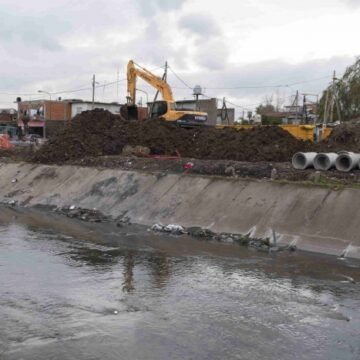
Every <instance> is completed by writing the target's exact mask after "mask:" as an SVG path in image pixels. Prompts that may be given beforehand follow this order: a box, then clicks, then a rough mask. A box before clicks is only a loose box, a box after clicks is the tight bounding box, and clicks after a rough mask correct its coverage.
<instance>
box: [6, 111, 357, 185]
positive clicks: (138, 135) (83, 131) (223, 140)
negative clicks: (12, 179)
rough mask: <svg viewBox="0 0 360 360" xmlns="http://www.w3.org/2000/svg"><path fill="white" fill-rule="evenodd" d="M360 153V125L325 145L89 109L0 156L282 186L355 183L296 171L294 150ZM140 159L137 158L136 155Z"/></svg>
mask: <svg viewBox="0 0 360 360" xmlns="http://www.w3.org/2000/svg"><path fill="white" fill-rule="evenodd" d="M126 146H132V147H134V146H142V147H145V148H146V149H148V153H146V154H137V156H134V155H131V156H126V155H125V154H124V152H123V150H125V149H126ZM340 150H347V151H354V152H360V125H358V124H350V123H349V124H343V125H340V126H338V127H337V128H336V129H335V130H334V131H333V133H332V135H331V136H330V138H329V139H328V140H326V141H323V142H320V143H317V144H315V143H312V142H309V141H301V140H297V139H295V138H294V137H293V136H291V135H290V134H289V133H288V132H286V131H284V130H282V129H281V128H279V127H257V128H254V129H252V130H240V131H238V130H235V129H216V128H181V127H178V126H176V125H173V124H169V123H166V122H164V121H161V120H152V121H146V122H129V121H125V120H124V119H122V118H120V117H119V116H116V115H113V114H111V113H110V112H108V111H104V110H99V109H95V110H93V111H87V112H84V113H82V114H80V115H78V116H76V117H75V118H74V119H73V120H72V122H71V124H70V125H69V126H68V127H66V128H65V129H62V130H61V131H59V132H58V134H57V135H56V136H53V137H52V138H50V139H49V140H48V142H47V143H46V144H45V145H43V146H42V147H41V149H40V150H37V151H36V148H35V147H34V146H28V147H21V148H15V149H13V150H2V151H0V162H12V161H27V162H32V163H43V164H57V165H61V164H69V165H77V166H91V167H98V168H114V169H124V170H138V171H148V172H159V173H176V174H179V173H184V174H194V175H195V174H196V175H213V176H225V177H233V178H236V177H241V178H255V179H273V180H284V181H301V182H320V183H324V184H327V183H331V184H333V183H334V184H354V183H358V182H360V170H355V171H353V172H351V173H341V172H338V171H336V170H331V171H327V172H323V173H321V174H320V176H319V174H316V172H315V170H314V169H309V170H295V169H293V168H292V167H291V164H290V160H291V157H292V156H293V155H294V154H295V153H296V152H298V151H303V152H306V151H317V152H322V151H326V152H330V151H340ZM140 155H141V156H140Z"/></svg>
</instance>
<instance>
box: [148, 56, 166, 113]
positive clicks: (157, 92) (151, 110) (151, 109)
mask: <svg viewBox="0 0 360 360" xmlns="http://www.w3.org/2000/svg"><path fill="white" fill-rule="evenodd" d="M167 72H168V62H167V61H165V71H164V75H163V77H162V79H163V80H165V81H166V82H167ZM158 96H159V90H158V91H156V93H155V97H154V100H153V103H152V104H151V105H150V117H152V112H153V106H154V103H155V101H156V100H157V97H158Z"/></svg>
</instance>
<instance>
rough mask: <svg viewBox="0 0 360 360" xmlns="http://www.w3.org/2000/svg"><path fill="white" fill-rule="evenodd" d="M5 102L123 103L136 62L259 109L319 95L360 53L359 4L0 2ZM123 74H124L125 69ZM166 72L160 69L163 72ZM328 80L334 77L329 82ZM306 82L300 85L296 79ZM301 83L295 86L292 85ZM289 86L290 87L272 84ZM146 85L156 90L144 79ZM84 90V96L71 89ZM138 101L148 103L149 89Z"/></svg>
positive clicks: (349, 0)
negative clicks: (46, 95) (45, 96)
mask: <svg viewBox="0 0 360 360" xmlns="http://www.w3.org/2000/svg"><path fill="white" fill-rule="evenodd" d="M0 5H1V6H0V106H1V107H14V105H15V104H13V101H14V100H15V98H16V96H17V95H19V96H21V97H22V98H23V99H24V100H29V99H36V98H39V95H38V94H37V90H39V89H42V90H45V91H48V92H52V93H57V94H56V95H55V94H53V95H52V96H53V98H55V97H56V96H61V97H62V98H83V99H90V98H91V90H89V89H88V88H90V87H91V78H92V74H96V79H97V81H98V82H99V87H98V88H97V89H96V99H97V100H99V101H120V102H124V101H125V96H126V83H125V81H120V83H119V85H118V86H117V84H111V85H107V86H104V85H106V84H109V83H113V82H115V81H116V80H117V79H120V80H122V79H124V78H125V77H126V73H125V71H126V64H127V61H128V60H129V59H134V60H135V61H136V62H137V63H140V64H141V65H143V66H145V67H147V68H149V69H155V68H159V67H160V66H162V65H163V64H164V63H165V60H167V61H168V63H169V65H170V67H171V69H172V71H174V72H175V73H176V74H177V75H178V77H179V78H180V79H182V80H183V81H184V82H185V84H184V83H183V82H181V81H180V80H179V79H178V78H177V77H176V76H175V75H174V73H173V72H172V71H169V82H170V84H171V85H172V86H173V88H174V94H175V97H176V99H184V98H191V97H192V95H191V94H192V92H191V90H190V89H189V88H188V86H189V87H193V86H195V85H197V84H198V85H200V86H202V87H203V89H204V91H205V94H206V95H207V96H213V97H217V98H222V97H224V96H225V97H226V98H227V99H228V100H229V101H231V102H232V103H234V104H236V105H241V106H244V107H245V108H253V107H254V105H255V104H257V103H258V102H260V101H261V100H262V99H263V98H264V97H265V96H266V95H271V94H272V93H273V94H274V97H276V96H278V97H279V98H281V99H282V98H284V99H286V100H287V101H289V97H290V96H291V95H292V94H294V92H295V91H296V90H299V91H300V92H310V93H315V94H316V93H320V92H321V91H322V90H323V89H324V87H326V85H327V83H328V82H329V81H330V80H331V74H332V71H333V70H336V71H337V73H338V74H340V75H341V73H343V71H344V69H345V68H346V66H348V65H351V64H352V63H353V62H354V61H355V57H356V56H357V55H360V48H359V41H358V36H359V34H360V0H302V1H293V0H241V1H238V0H222V1H216V2H215V1H211V0H107V1H99V0H87V1H81V0H54V1H49V0H32V1H24V0H18V1H17V2H14V1H13V0H0ZM118 72H119V75H117V73H118ZM155 72H156V73H157V74H159V75H161V73H162V69H158V70H156V71H155ZM325 77H326V78H325ZM299 82H301V84H297V83H299ZM292 84H294V85H292ZM271 85H290V86H288V87H286V86H284V87H278V88H274V87H268V88H264V87H265V86H271ZM138 87H139V89H142V90H144V91H146V92H147V93H148V96H149V98H150V99H151V98H152V96H153V94H154V92H153V91H152V89H151V87H149V86H148V85H147V84H145V83H143V82H142V81H139V83H138ZM78 89H85V90H82V91H78V92H72V93H71V92H67V93H65V92H64V93H60V92H63V91H70V90H78ZM139 97H143V101H145V100H146V95H145V94H144V93H139Z"/></svg>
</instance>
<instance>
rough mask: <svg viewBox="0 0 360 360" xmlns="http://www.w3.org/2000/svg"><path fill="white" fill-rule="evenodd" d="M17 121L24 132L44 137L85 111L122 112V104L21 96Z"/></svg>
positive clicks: (117, 113)
mask: <svg viewBox="0 0 360 360" xmlns="http://www.w3.org/2000/svg"><path fill="white" fill-rule="evenodd" d="M17 103H18V117H17V123H18V126H20V127H21V128H22V129H23V131H24V132H27V133H30V134H38V135H40V136H42V137H47V136H50V135H52V134H53V133H54V132H55V131H56V130H57V129H59V128H61V127H64V126H65V125H66V124H67V123H68V122H69V121H71V119H72V118H74V117H75V116H76V115H78V114H80V113H82V112H83V111H87V110H93V109H96V108H100V109H104V110H108V111H110V112H111V113H113V114H116V115H119V114H120V104H118V103H104V102H94V103H92V102H91V101H84V100H80V99H64V100H61V99H60V98H59V99H58V100H29V101H22V100H21V99H20V98H19V101H18V102H17Z"/></svg>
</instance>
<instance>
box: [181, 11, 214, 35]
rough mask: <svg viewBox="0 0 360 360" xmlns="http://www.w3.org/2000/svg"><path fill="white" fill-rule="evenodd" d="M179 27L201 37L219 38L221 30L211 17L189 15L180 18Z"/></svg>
mask: <svg viewBox="0 0 360 360" xmlns="http://www.w3.org/2000/svg"><path fill="white" fill-rule="evenodd" d="M179 26H180V28H182V29H185V30H187V31H189V32H190V33H192V34H195V35H198V36H200V37H207V36H219V35H221V30H220V27H219V25H218V24H217V23H216V21H215V20H214V19H213V18H212V17H211V16H209V15H204V14H187V15H184V16H182V17H181V18H180V20H179Z"/></svg>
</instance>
